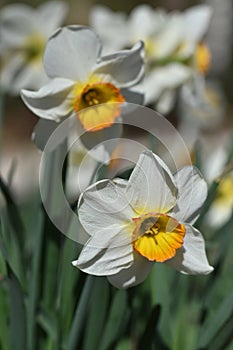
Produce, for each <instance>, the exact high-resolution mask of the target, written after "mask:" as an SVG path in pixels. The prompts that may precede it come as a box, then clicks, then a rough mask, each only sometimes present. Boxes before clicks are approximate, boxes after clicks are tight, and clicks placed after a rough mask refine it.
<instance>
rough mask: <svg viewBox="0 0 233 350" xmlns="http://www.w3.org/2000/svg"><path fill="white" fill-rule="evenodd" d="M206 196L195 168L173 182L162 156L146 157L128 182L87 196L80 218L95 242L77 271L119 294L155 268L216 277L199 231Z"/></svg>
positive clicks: (105, 184)
mask: <svg viewBox="0 0 233 350" xmlns="http://www.w3.org/2000/svg"><path fill="white" fill-rule="evenodd" d="M206 194H207V186H206V183H205V181H204V180H203V178H202V177H201V176H200V174H199V172H198V171H197V170H196V169H195V168H194V167H190V166H189V167H185V168H183V169H181V170H179V171H178V172H177V173H176V174H175V175H174V176H173V175H172V174H171V172H170V170H169V169H168V168H167V166H166V165H165V164H164V162H163V161H162V160H161V159H160V158H159V157H158V156H156V155H155V154H153V153H152V152H150V151H146V152H144V153H142V154H141V156H140V158H139V160H138V162H137V164H136V167H135V168H134V170H133V172H132V174H131V176H130V178H129V180H128V181H125V180H119V179H118V180H115V181H113V182H112V181H110V180H102V181H99V182H97V183H95V184H94V185H92V186H90V187H89V188H87V189H86V191H85V192H84V193H83V194H82V195H81V197H80V200H79V205H78V213H79V218H80V222H81V224H82V225H83V227H84V229H85V230H86V231H87V232H88V234H89V235H90V239H89V240H88V241H87V243H86V244H85V246H84V248H83V250H82V252H81V254H80V256H79V258H78V260H77V261H74V262H73V265H74V266H76V267H78V268H79V269H81V270H82V271H84V272H87V273H89V274H93V275H99V276H107V277H108V279H109V281H110V282H111V283H112V284H113V285H114V286H116V287H118V288H127V287H130V286H133V285H136V284H138V283H140V282H142V281H143V280H144V279H145V278H146V276H147V274H148V273H149V271H150V270H151V268H152V267H153V265H154V263H155V262H161V263H162V262H164V263H166V264H168V265H170V266H172V267H174V268H175V269H177V270H178V271H180V272H182V273H186V274H208V273H210V272H211V271H212V270H213V268H212V267H211V266H210V265H209V263H208V261H207V257H206V253H205V246H204V239H203V237H202V234H201V233H200V232H199V231H198V230H197V229H195V228H194V227H193V223H194V222H195V220H196V219H197V218H198V215H199V212H200V209H201V207H202V205H203V202H204V200H205V198H206Z"/></svg>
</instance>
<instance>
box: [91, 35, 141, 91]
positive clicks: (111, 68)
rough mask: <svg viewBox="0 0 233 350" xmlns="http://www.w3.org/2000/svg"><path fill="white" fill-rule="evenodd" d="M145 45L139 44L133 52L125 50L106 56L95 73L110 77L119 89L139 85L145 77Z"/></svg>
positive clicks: (133, 48)
mask: <svg viewBox="0 0 233 350" xmlns="http://www.w3.org/2000/svg"><path fill="white" fill-rule="evenodd" d="M143 58H144V44H143V42H141V41H140V42H138V43H137V44H135V45H134V46H133V47H132V49H131V50H123V51H119V52H116V53H114V54H111V55H108V56H104V57H102V58H101V60H100V62H99V63H98V64H97V66H96V67H95V69H94V73H97V74H106V75H110V76H111V78H112V79H113V82H115V84H116V85H117V86H118V87H130V86H134V85H136V84H138V83H139V82H140V81H141V80H142V78H143V75H144V61H143Z"/></svg>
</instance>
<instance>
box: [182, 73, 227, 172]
mask: <svg viewBox="0 0 233 350" xmlns="http://www.w3.org/2000/svg"><path fill="white" fill-rule="evenodd" d="M177 106H178V112H179V116H180V119H179V124H178V130H179V133H180V134H181V136H182V137H183V139H184V141H185V143H186V145H187V147H188V148H189V149H190V151H192V150H193V147H194V145H195V143H196V142H197V141H199V140H200V139H201V138H203V134H204V131H205V130H208V132H209V135H207V142H206V145H205V147H204V148H205V149H206V148H207V149H208V148H210V147H208V142H210V143H211V144H212V147H214V153H215V154H214V155H213V157H212V159H210V157H206V159H205V162H206V164H208V165H207V167H209V166H210V164H213V163H212V162H213V158H216V157H215V156H216V155H217V151H216V147H217V143H218V142H217V143H216V139H215V138H213V140H214V141H213V142H211V141H210V140H209V139H210V138H211V134H212V135H213V134H214V132H215V130H217V129H218V133H219V136H220V134H221V135H222V132H221V133H220V127H221V123H222V121H223V120H224V112H225V106H226V102H225V99H224V94H223V91H222V90H221V87H220V86H218V85H217V84H216V83H211V82H208V81H206V80H205V79H204V77H202V76H200V75H196V76H195V77H194V78H193V80H192V81H191V82H189V83H188V84H186V85H184V86H183V87H182V88H181V89H180V93H179V98H178V103H177ZM219 136H218V138H219ZM206 146H207V147H206ZM204 148H203V149H202V153H206V152H205V151H204ZM208 152H209V151H208ZM209 153H210V152H209ZM222 160H223V161H224V159H222ZM211 168H212V167H211ZM210 171H211V172H212V170H210ZM205 175H206V174H205ZM213 175H214V173H213Z"/></svg>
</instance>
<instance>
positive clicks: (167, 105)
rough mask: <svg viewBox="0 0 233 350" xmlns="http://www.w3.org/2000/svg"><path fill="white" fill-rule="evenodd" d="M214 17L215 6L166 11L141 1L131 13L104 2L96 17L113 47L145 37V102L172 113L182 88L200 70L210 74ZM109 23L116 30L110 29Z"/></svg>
mask: <svg viewBox="0 0 233 350" xmlns="http://www.w3.org/2000/svg"><path fill="white" fill-rule="evenodd" d="M210 17H211V10H210V7H208V6H206V5H200V6H195V7H192V8H190V9H187V10H186V11H184V12H183V13H181V12H178V11H174V12H170V13H165V12H164V11H162V10H154V9H152V8H151V7H150V6H147V5H140V6H138V7H136V8H135V9H134V10H133V11H132V12H131V14H130V15H129V17H128V18H127V17H126V15H124V14H122V13H114V12H112V11H111V10H109V9H107V8H106V7H104V6H96V7H94V9H93V11H92V13H91V18H90V22H91V25H92V26H93V27H94V28H95V30H96V31H97V33H98V34H99V35H100V37H101V38H102V40H103V42H104V45H105V47H106V50H107V51H108V50H110V49H111V50H112V49H113V48H114V45H115V49H116V48H117V49H119V48H123V47H128V46H129V45H132V43H134V42H135V41H136V40H143V41H144V43H145V52H146V63H147V66H146V76H145V80H144V89H145V103H146V104H151V105H154V106H155V108H156V110H158V111H159V112H161V113H163V114H167V113H168V112H169V111H170V110H171V109H172V107H173V106H174V103H175V98H176V91H177V89H178V87H180V86H181V85H183V84H184V83H186V82H187V81H188V80H189V79H190V78H191V77H192V75H193V72H194V71H196V70H197V71H200V72H202V73H205V72H206V71H207V69H208V67H209V62H210V54H209V50H208V48H207V46H206V45H204V44H203V43H201V41H202V39H203V36H204V34H205V33H206V31H207V28H208V25H209V22H210ZM110 24H111V25H110ZM106 27H108V28H110V30H108V31H106V30H105V28H106Z"/></svg>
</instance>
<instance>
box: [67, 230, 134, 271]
mask: <svg viewBox="0 0 233 350" xmlns="http://www.w3.org/2000/svg"><path fill="white" fill-rule="evenodd" d="M127 241H128V242H127ZM132 263H133V246H132V243H131V240H130V239H129V236H128V231H127V230H126V231H125V228H123V229H120V230H119V229H116V228H115V230H114V229H111V230H110V231H107V232H103V233H101V232H98V233H96V234H95V235H94V236H92V237H91V238H90V239H89V240H88V242H87V243H86V244H85V246H84V248H83V250H82V252H81V254H80V256H79V258H78V260H77V261H74V262H73V265H74V266H76V267H78V268H79V269H80V270H82V271H84V272H86V273H90V274H92V275H97V276H108V275H112V274H116V273H118V272H119V271H120V270H121V269H122V268H128V267H129V266H131V265H132Z"/></svg>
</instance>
